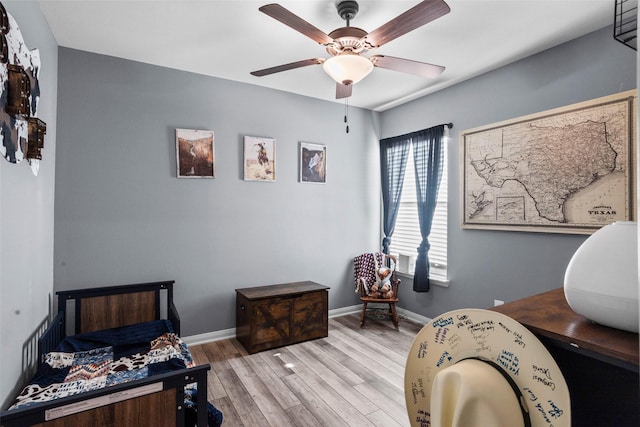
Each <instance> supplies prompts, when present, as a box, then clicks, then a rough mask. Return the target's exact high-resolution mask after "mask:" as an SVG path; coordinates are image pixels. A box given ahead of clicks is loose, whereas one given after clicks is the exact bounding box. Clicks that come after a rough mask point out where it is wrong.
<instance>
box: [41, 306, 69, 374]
mask: <svg viewBox="0 0 640 427" xmlns="http://www.w3.org/2000/svg"><path fill="white" fill-rule="evenodd" d="M64 317H65V313H64V311H58V314H57V315H56V317H54V318H53V320H52V321H51V323H49V326H48V327H47V329H45V331H44V332H43V333H42V336H40V338H38V363H42V362H44V355H45V354H47V353H50V352H52V351H54V350H55V349H56V347H57V346H58V344H60V341H62V339H63V338H64V337H65V335H66V334H65V329H66V328H65V318H64Z"/></svg>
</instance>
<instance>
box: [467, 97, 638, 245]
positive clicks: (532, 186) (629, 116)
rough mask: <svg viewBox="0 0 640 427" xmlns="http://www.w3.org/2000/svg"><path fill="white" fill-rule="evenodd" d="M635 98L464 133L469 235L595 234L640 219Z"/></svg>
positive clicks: (603, 100) (598, 102)
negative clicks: (497, 232)
mask: <svg viewBox="0 0 640 427" xmlns="http://www.w3.org/2000/svg"><path fill="white" fill-rule="evenodd" d="M636 109H637V92H636V90H635V89H634V90H630V91H626V92H620V93H617V94H615V95H610V96H606V97H603V98H597V99H593V100H590V101H586V102H581V103H578V104H573V105H568V106H565V107H560V108H556V109H553V110H547V111H543V112H540V113H536V114H531V115H528V116H523V117H518V118H515V119H512V120H508V121H504V122H500V123H494V124H491V125H487V126H483V127H480V128H475V129H470V130H466V131H463V132H462V133H461V135H460V143H461V148H460V153H461V167H460V170H461V173H462V177H461V184H462V191H461V195H462V214H463V217H462V227H463V228H479V229H491V230H510V231H526V232H545V233H568V234H591V233H593V232H594V231H596V230H598V229H599V228H601V227H603V226H605V225H607V224H610V223H612V222H615V221H634V220H635V211H636V205H635V204H636V202H635V196H634V195H635V194H636V188H635V183H636V172H635V168H636V165H635V160H634V159H635V149H634V146H635V142H634V141H636V135H637V129H636V128H635V121H634V120H633V117H634V116H635V115H636V111H637V110H636Z"/></svg>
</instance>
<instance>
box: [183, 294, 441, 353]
mask: <svg viewBox="0 0 640 427" xmlns="http://www.w3.org/2000/svg"><path fill="white" fill-rule="evenodd" d="M361 311H362V304H358V305H352V306H349V307H341V308H336V309H334V310H329V318H332V317H338V316H344V315H347V314H352V313H360V312H361ZM398 315H399V316H402V317H405V318H406V319H408V320H411V321H413V322H416V323H420V324H423V325H426V324H427V323H429V321H430V320H431V319H429V318H428V317H424V316H421V315H419V314H417V313H414V312H411V311H408V310H405V309H402V308H398ZM235 337H236V328H230V329H222V330H219V331H213V332H207V333H204V334H199V335H191V336H188V337H181V338H182V341H184V342H185V344H187V345H199V344H206V343H208V342H213V341H220V340H226V339H229V338H235Z"/></svg>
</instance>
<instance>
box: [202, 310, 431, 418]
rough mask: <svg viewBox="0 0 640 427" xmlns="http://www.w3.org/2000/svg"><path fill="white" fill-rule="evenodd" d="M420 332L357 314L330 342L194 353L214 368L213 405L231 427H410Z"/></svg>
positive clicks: (222, 344)
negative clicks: (407, 382) (410, 384)
mask: <svg viewBox="0 0 640 427" xmlns="http://www.w3.org/2000/svg"><path fill="white" fill-rule="evenodd" d="M421 328H422V325H420V324H417V323H414V322H411V321H408V320H405V319H401V320H400V327H399V328H398V329H397V330H396V329H395V328H394V327H393V324H392V323H391V322H390V321H389V320H382V319H380V320H379V319H377V318H376V317H367V320H366V323H365V326H364V327H363V328H360V321H359V314H350V315H346V316H340V317H335V318H332V319H329V336H328V337H327V338H321V339H317V340H313V341H308V342H304V343H300V344H295V345H291V346H287V347H281V348H278V349H274V350H267V351H263V352H260V353H256V354H252V355H249V354H248V353H247V352H246V350H245V349H244V347H242V345H241V344H240V343H239V342H238V341H237V340H235V339H227V340H221V341H214V342H211V343H206V344H201V345H194V346H190V347H189V349H190V350H191V354H192V355H193V358H194V359H195V361H196V362H197V363H210V364H211V371H210V372H209V381H208V387H209V389H208V395H209V396H208V398H209V401H210V402H211V403H213V404H214V405H215V406H216V407H217V408H218V409H220V410H221V411H222V413H223V414H224V423H223V425H226V426H247V427H263V426H274V427H276V426H277V427H281V426H305V427H306V426H349V427H355V426H384V427H393V426H409V419H408V416H407V412H406V406H405V400H404V399H405V397H404V366H405V362H406V358H407V353H408V351H409V348H410V347H411V343H412V342H413V338H414V337H415V336H416V334H417V333H418V331H419V330H420V329H421Z"/></svg>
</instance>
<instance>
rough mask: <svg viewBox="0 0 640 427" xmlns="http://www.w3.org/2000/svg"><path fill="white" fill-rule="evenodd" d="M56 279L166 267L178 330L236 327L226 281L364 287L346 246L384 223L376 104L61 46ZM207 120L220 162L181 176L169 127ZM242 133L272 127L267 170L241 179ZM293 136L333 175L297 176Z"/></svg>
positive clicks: (337, 294)
mask: <svg viewBox="0 0 640 427" xmlns="http://www.w3.org/2000/svg"><path fill="white" fill-rule="evenodd" d="M59 55H60V68H59V97H58V117H59V130H58V132H59V133H58V147H57V149H58V152H57V161H58V163H57V168H56V201H55V233H56V240H55V267H54V272H55V288H56V290H61V289H73V288H80V287H86V286H103V285H108V284H122V283H136V282H145V281H155V280H165V279H175V280H176V282H177V286H178V287H177V289H176V292H175V297H176V304H177V306H178V309H179V310H180V313H181V317H182V321H183V329H182V334H183V335H185V336H190V335H197V334H202V333H207V332H211V331H217V330H223V329H228V328H233V327H235V291H234V290H235V289H236V288H242V287H250V286H258V285H267V284H275V283H284V282H292V281H300V280H312V281H315V282H318V283H321V284H323V285H326V286H330V287H331V291H330V293H329V305H330V308H331V309H333V308H338V307H344V306H350V305H354V304H356V303H357V302H358V299H357V298H356V296H355V294H354V290H353V284H352V283H353V279H352V277H351V276H352V273H351V260H352V259H353V257H354V256H355V255H357V254H359V253H362V252H366V251H370V250H372V249H375V248H376V247H377V246H378V244H379V242H378V229H379V224H380V196H379V182H380V181H379V166H378V165H379V162H378V148H377V141H378V136H377V135H376V133H375V129H376V123H375V119H376V115H375V114H373V113H372V112H370V111H367V110H362V109H356V108H350V114H349V116H350V133H349V134H346V133H345V127H344V122H343V114H344V105H343V104H341V103H333V102H324V101H318V100H314V99H311V98H306V97H301V96H297V95H292V94H288V93H285V92H279V91H274V90H270V89H264V88H260V87H258V86H253V85H247V84H240V83H234V82H231V81H226V80H221V79H216V78H210V77H205V76H202V75H198V74H191V73H186V72H181V71H176V70H171V69H166V68H161V67H156V66H151V65H147V64H142V63H137V62H132V61H127V60H122V59H117V58H113V57H108V56H102V55H96V54H91V53H87V52H82V51H77V50H71V49H66V48H61V49H60V51H59ZM176 128H186V129H206V130H213V131H214V132H215V157H216V170H217V176H216V178H214V179H178V178H176V170H175V169H176V166H175V163H176V155H175V129H176ZM245 135H252V136H263V137H271V138H275V139H276V162H277V166H276V182H273V183H266V182H247V181H243V178H242V177H243V173H242V158H243V151H242V146H243V145H242V144H243V137H244V136H245ZM299 141H306V142H316V143H322V144H326V146H327V174H328V176H327V183H326V184H324V185H322V184H302V183H299V182H298V173H299V172H298V152H299Z"/></svg>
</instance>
